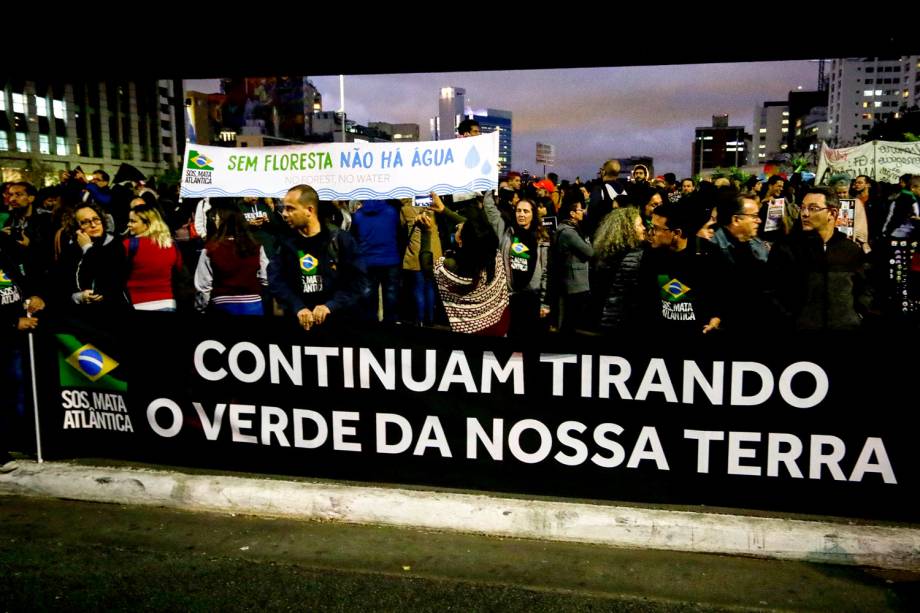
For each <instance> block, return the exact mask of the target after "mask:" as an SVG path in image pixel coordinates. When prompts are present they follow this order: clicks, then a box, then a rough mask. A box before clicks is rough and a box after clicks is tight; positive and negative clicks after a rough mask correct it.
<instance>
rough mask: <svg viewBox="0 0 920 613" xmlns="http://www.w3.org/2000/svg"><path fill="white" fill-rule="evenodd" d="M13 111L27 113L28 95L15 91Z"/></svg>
mask: <svg viewBox="0 0 920 613" xmlns="http://www.w3.org/2000/svg"><path fill="white" fill-rule="evenodd" d="M13 112H14V113H25V112H26V97H25V96H23V95H22V94H17V93H15V92H14V93H13Z"/></svg>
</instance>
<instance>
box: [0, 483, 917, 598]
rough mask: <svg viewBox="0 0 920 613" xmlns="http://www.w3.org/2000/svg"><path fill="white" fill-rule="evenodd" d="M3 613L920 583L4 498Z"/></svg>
mask: <svg viewBox="0 0 920 613" xmlns="http://www.w3.org/2000/svg"><path fill="white" fill-rule="evenodd" d="M0 525H3V526H4V529H3V538H2V539H0V609H2V610H107V611H120V610H126V611H127V610H130V611H139V610H159V611H163V610H200V611H205V610H207V611H212V610H217V611H244V610H245V611H251V610H271V611H274V610H298V611H301V610H320V611H348V612H352V611H358V610H360V611H364V610H372V611H438V612H442V611H446V610H460V611H502V612H505V611H528V612H532V611H559V610H564V611H598V610H603V611H739V610H743V611H833V612H835V613H839V612H846V611H854V612H855V611H859V612H863V611H891V610H895V611H911V610H913V611H916V610H918V606H920V598H918V596H920V591H918V587H920V575H917V574H911V573H905V572H903V571H873V570H867V569H861V568H856V567H846V566H828V565H821V564H812V563H807V562H792V561H783V560H763V559H754V558H741V557H733V556H718V555H708V554H691V553H681V552H668V551H654V550H635V549H621V548H613V547H608V546H600V545H590V544H583V543H562V542H547V541H536V540H528V539H512V538H498V537H489V536H476V535H468V534H457V533H445V532H432V531H426V530H418V529H403V528H394V527H385V526H363V525H349V524H343V523H339V522H317V521H303V520H295V519H277V518H275V519H268V518H262V517H251V516H244V515H238V514H227V513H203V512H197V513H196V512H189V511H179V510H175V509H164V508H156V507H151V506H139V505H115V504H98V503H87V502H76V501H67V500H56V499H50V498H42V497H31V496H30V497H27V496H12V495H6V496H3V495H0Z"/></svg>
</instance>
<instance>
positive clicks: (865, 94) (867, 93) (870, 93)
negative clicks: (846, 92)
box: [863, 89, 872, 96]
mask: <svg viewBox="0 0 920 613" xmlns="http://www.w3.org/2000/svg"><path fill="white" fill-rule="evenodd" d="M871 95H872V90H871V89H867V90H865V91H863V96H871Z"/></svg>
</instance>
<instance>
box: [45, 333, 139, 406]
mask: <svg viewBox="0 0 920 613" xmlns="http://www.w3.org/2000/svg"><path fill="white" fill-rule="evenodd" d="M55 336H56V337H57V340H58V342H59V343H60V344H59V346H58V369H59V372H60V378H61V387H88V388H93V389H106V390H113V391H116V392H126V391H128V384H127V383H126V382H125V381H123V380H121V379H118V378H117V377H116V376H115V375H113V374H112V373H113V372H114V371H115V369H117V368H118V362H116V361H115V360H113V359H112V358H110V357H109V356H107V355H106V354H104V353H103V352H102V351H100V350H99V349H98V348H96V347H94V346H93V345H91V344H90V343H81V342H80V341H79V340H77V337H75V336H73V335H72V334H56V335H55Z"/></svg>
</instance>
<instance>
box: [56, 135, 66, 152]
mask: <svg viewBox="0 0 920 613" xmlns="http://www.w3.org/2000/svg"><path fill="white" fill-rule="evenodd" d="M56 143H57V154H58V155H67V141H66V140H65V139H64V137H63V136H58V137H57V139H56Z"/></svg>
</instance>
